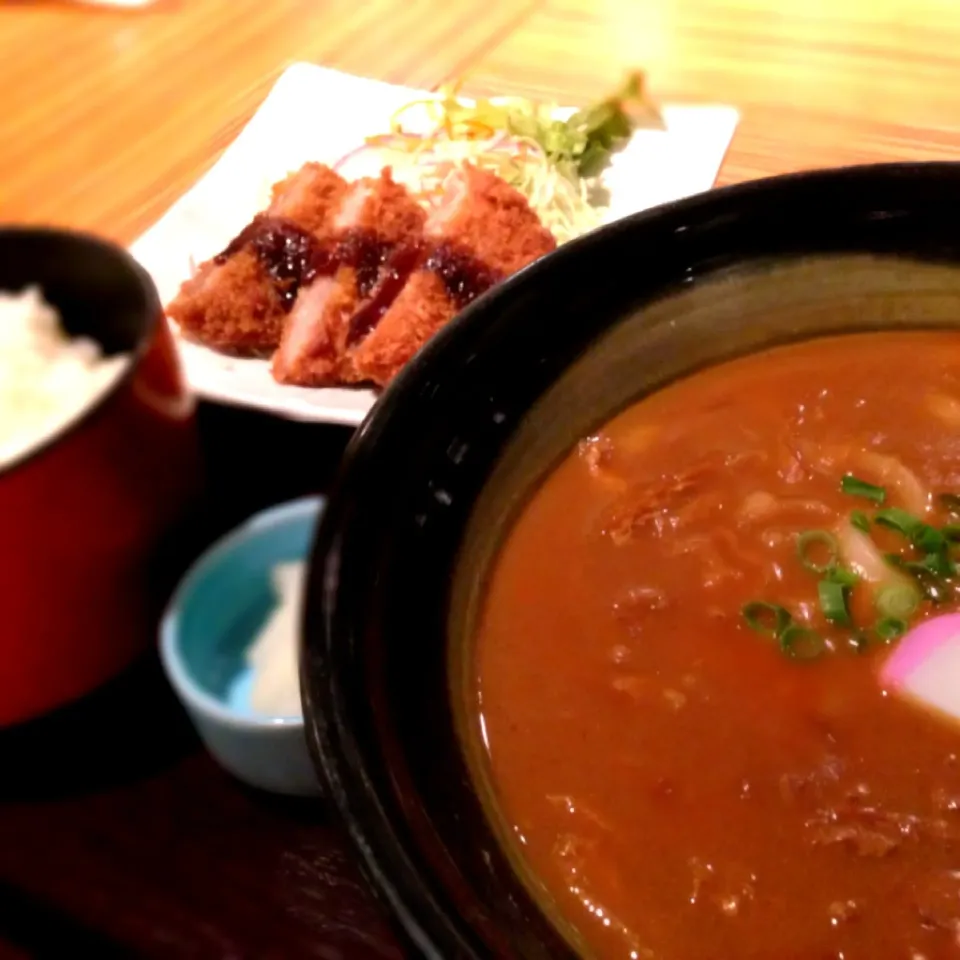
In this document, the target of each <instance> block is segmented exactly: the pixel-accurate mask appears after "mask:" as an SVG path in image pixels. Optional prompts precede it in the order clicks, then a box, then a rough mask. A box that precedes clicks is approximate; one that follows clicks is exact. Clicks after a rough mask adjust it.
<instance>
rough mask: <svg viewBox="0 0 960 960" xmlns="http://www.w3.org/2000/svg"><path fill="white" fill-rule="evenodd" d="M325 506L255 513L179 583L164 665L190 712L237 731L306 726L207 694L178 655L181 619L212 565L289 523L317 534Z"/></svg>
mask: <svg viewBox="0 0 960 960" xmlns="http://www.w3.org/2000/svg"><path fill="white" fill-rule="evenodd" d="M326 504H327V498H326V497H324V496H322V495H319V494H316V495H311V496H306V497H298V498H297V499H295V500H289V501H286V502H284V503H279V504H276V505H274V506H272V507H267V508H266V509H264V510H260V511H258V512H257V513H254V514H252V515H251V516H249V517H248V518H247V519H246V520H244V521H242V522H241V523H240V524H238V525H237V526H236V527H234V528H233V529H231V530H230V531H228V532H227V533H225V534H224V535H223V536H222V537H220V538H218V539H217V540H215V541H214V542H213V543H212V544H211V545H210V546H209V547H207V549H206V550H204V551H203V553H201V554H200V556H199V557H197V559H196V560H194V562H193V563H192V564H191V565H190V567H189V568H188V569H187V571H186V573H184V575H183V577H182V578H181V579H180V582H179V583H178V584H177V586H176V589H175V590H174V592H173V595H172V596H171V598H170V600H169V602H168V604H167V607H166V609H165V610H164V613H163V616H162V618H161V620H160V662H161V663H162V665H163V669H164V672H165V673H166V675H167V678H168V680H169V681H170V683H171V685H172V686H173V688H174V690H175V691H176V692H177V695H178V696H179V697H180V699H181V700H183V701H184V702H185V703H186V705H188V706H189V707H190V709H191V710H196V711H198V712H200V713H202V714H204V715H205V716H207V717H209V718H210V719H211V720H214V721H216V722H217V723H219V724H222V725H223V726H227V727H231V728H232V729H235V730H248V731H253V730H264V729H296V728H300V727H303V725H304V719H303V717H302V716H300V717H290V716H282V717H252V716H249V715H248V714H244V713H239V712H238V711H236V710H234V709H233V708H231V707H230V706H228V705H227V704H226V703H225V702H224V701H222V700H220V699H218V698H217V697H215V696H214V695H213V694H212V693H209V692H208V691H207V690H205V689H204V688H203V687H202V686H201V685H200V684H199V683H198V682H197V681H196V680H195V679H194V677H193V673H192V672H191V670H190V669H189V667H188V666H187V663H186V660H185V659H184V657H183V654H182V653H181V651H180V642H179V641H180V636H181V631H180V619H181V612H182V610H183V607H184V606H185V604H186V603H187V602H188V601H189V599H190V598H191V597H192V596H193V594H194V593H195V592H196V590H197V588H198V585H199V583H200V582H201V581H202V580H203V578H204V577H205V575H206V574H207V573H208V572H209V571H210V570H211V569H212V568H213V567H215V566H216V565H217V564H219V563H221V562H222V561H223V560H224V559H226V557H227V556H229V555H230V554H233V553H237V552H239V551H242V550H243V549H244V548H245V547H246V546H247V545H248V544H249V543H250V542H251V541H252V539H253V538H254V537H255V536H256V535H257V534H259V533H260V532H262V531H264V530H271V529H274V528H276V527H278V526H282V525H284V524H287V523H296V522H304V521H310V522H312V523H313V524H314V531H315V530H316V527H317V526H318V525H319V521H320V518H321V517H322V516H323V513H324V511H325V508H326ZM308 558H309V552H308V553H307V555H305V556H304V561H305V562H306V561H307V560H308Z"/></svg>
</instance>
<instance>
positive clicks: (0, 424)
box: [0, 287, 129, 468]
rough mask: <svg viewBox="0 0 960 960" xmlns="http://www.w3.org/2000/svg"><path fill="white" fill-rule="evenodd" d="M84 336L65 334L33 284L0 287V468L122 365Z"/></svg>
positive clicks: (124, 360)
mask: <svg viewBox="0 0 960 960" xmlns="http://www.w3.org/2000/svg"><path fill="white" fill-rule="evenodd" d="M128 362H129V357H128V356H127V355H125V354H121V355H117V356H112V357H104V356H103V354H102V352H101V350H100V346H99V345H98V344H97V343H95V342H94V341H93V340H90V339H88V338H86V337H74V338H72V339H71V338H70V337H69V336H68V335H67V334H66V333H65V331H64V330H63V327H62V326H61V324H60V316H59V314H58V313H57V311H56V310H55V309H54V308H53V307H52V306H50V304H48V303H47V302H46V301H45V300H44V299H43V295H42V293H41V292H40V290H38V289H37V288H36V287H28V288H27V289H26V290H24V291H23V292H22V293H7V292H4V291H0V468H2V467H4V466H6V465H7V464H10V463H12V462H13V461H14V460H17V459H19V458H20V457H22V456H23V455H24V454H26V453H28V452H29V451H30V450H31V449H33V448H34V447H37V446H39V445H40V444H42V443H43V442H44V441H45V440H47V439H49V438H50V437H52V436H53V435H55V434H56V433H58V432H59V431H60V430H62V429H63V428H64V427H65V426H66V425H67V424H68V423H70V422H71V421H72V420H74V419H76V418H77V417H78V416H79V415H80V414H81V413H82V412H83V411H84V410H86V409H87V408H88V407H90V406H92V405H93V404H94V403H96V401H97V400H98V399H99V398H100V397H102V396H103V394H105V393H106V392H107V391H109V390H110V388H111V387H112V386H113V384H114V383H115V382H116V381H117V379H119V377H120V376H121V375H122V373H123V371H124V370H125V369H126V368H127V364H128Z"/></svg>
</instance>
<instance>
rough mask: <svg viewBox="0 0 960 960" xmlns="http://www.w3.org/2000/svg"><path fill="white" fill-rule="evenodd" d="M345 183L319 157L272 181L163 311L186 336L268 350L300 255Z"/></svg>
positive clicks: (239, 349) (235, 349) (291, 295)
mask: <svg viewBox="0 0 960 960" xmlns="http://www.w3.org/2000/svg"><path fill="white" fill-rule="evenodd" d="M348 189H349V185H348V184H347V182H346V181H345V180H344V179H343V178H342V177H340V176H338V175H337V174H336V173H334V171H333V170H331V169H330V168H329V167H326V166H323V165H321V164H318V163H308V164H306V165H304V166H303V167H302V168H301V169H300V170H298V171H297V172H296V173H293V174H291V175H290V176H289V177H287V178H286V179H285V180H283V181H282V182H280V183H278V184H276V185H275V186H274V188H273V192H272V197H271V201H270V206H269V207H268V208H267V209H266V210H265V211H264V212H263V213H262V214H259V215H258V216H257V217H255V218H254V220H253V221H252V222H251V223H250V224H249V225H248V226H247V227H246V228H244V230H243V231H241V233H240V234H239V235H238V236H237V237H236V238H235V239H234V240H233V241H232V242H231V243H230V245H229V246H228V247H227V248H226V249H225V250H224V251H223V252H222V253H220V254H219V255H218V256H216V257H214V258H213V259H212V260H208V261H206V262H205V263H203V264H202V265H201V266H200V267H199V269H198V270H197V272H196V274H195V275H194V276H193V277H191V278H190V279H189V280H187V281H186V282H185V283H184V284H183V285H182V286H181V288H180V292H179V293H178V294H177V296H176V298H175V299H174V300H173V302H172V303H170V305H169V306H168V307H167V315H168V316H169V317H170V318H171V319H172V320H174V321H176V323H177V324H178V325H179V326H180V329H181V330H182V332H183V334H184V336H185V337H187V338H189V339H191V340H195V341H197V342H198V343H202V344H204V345H205V346H208V347H212V348H213V349H215V350H221V351H223V352H226V353H233V354H238V355H248V356H266V355H269V354H270V353H271V352H272V351H273V350H274V349H275V348H276V346H277V344H278V343H279V341H280V334H281V330H282V327H283V323H284V320H285V319H286V317H287V313H288V312H289V310H290V308H291V307H292V305H293V302H294V299H295V297H296V284H297V278H298V272H299V271H300V269H301V268H302V264H303V262H304V259H305V257H307V256H308V251H309V250H311V249H312V247H313V246H314V245H315V243H316V242H317V241H318V240H320V239H322V238H323V237H324V236H325V235H326V234H327V233H328V232H329V231H330V228H331V224H332V221H333V219H334V218H335V216H336V214H337V211H338V210H339V208H340V205H341V203H342V201H343V198H344V197H345V195H346V193H347V191H348Z"/></svg>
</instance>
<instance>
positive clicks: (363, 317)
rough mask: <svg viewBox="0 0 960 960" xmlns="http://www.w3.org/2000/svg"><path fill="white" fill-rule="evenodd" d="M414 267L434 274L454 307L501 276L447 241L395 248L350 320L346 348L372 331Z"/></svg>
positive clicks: (458, 306)
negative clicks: (370, 291)
mask: <svg viewBox="0 0 960 960" xmlns="http://www.w3.org/2000/svg"><path fill="white" fill-rule="evenodd" d="M415 270H426V271H428V272H430V273H433V274H435V275H436V276H437V277H438V278H439V279H440V282H441V283H442V284H443V286H444V289H445V290H446V292H447V296H448V297H449V298H450V300H451V302H452V303H453V304H454V305H455V306H456V308H457V310H462V309H463V308H464V307H465V306H466V305H467V304H468V303H470V302H471V301H472V300H476V298H477V297H479V296H480V294H481V293H484V292H486V291H487V290H489V289H490V287H492V286H493V285H494V284H495V283H498V282H499V281H500V280H502V279H503V277H502V276H501V275H500V274H499V273H498V272H496V271H493V270H490V269H489V268H487V267H486V266H484V264H482V263H481V262H480V261H479V260H478V259H477V258H476V257H474V256H472V255H471V254H470V253H468V252H467V251H466V250H462V249H458V248H456V247H454V246H452V245H451V244H448V243H438V244H425V243H423V242H422V241H421V242H418V243H409V244H404V245H403V246H400V247H397V248H396V249H395V250H394V252H393V254H392V255H391V257H390V259H389V260H388V261H387V262H386V264H385V266H384V270H383V273H382V274H381V280H380V284H379V286H378V287H377V288H376V291H375V293H374V295H373V296H372V297H371V298H370V299H369V300H368V301H367V302H366V303H364V304H363V306H361V307H360V309H359V310H358V311H357V312H356V313H355V314H354V315H353V318H352V319H351V321H350V329H349V331H348V332H347V346H348V347H352V346H355V345H356V344H358V343H359V342H360V341H361V340H363V339H364V338H365V337H366V336H367V335H368V334H370V333H371V332H372V331H373V329H374V328H375V327H376V326H377V324H378V323H379V322H380V320H381V319H382V318H383V315H384V314H385V313H386V312H387V311H388V310H389V309H390V307H391V306H393V302H394V301H395V300H396V299H397V297H398V296H399V295H400V291H401V290H403V288H404V286H406V283H407V281H408V280H409V279H410V275H411V274H412V273H413V272H414V271H415Z"/></svg>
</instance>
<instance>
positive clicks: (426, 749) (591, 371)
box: [302, 164, 960, 960]
mask: <svg viewBox="0 0 960 960" xmlns="http://www.w3.org/2000/svg"><path fill="white" fill-rule="evenodd" d="M958 214H960V166H958V165H953V164H917V165H894V166H875V167H862V168H852V169H846V170H838V171H825V172H818V173H810V174H801V175H796V176H788V177H780V178H776V179H770V180H764V181H758V182H754V183H749V184H745V185H741V186H737V187H732V188H728V189H724V190H718V191H715V192H712V193H708V194H704V195H702V196H698V197H694V198H692V199H689V200H686V201H682V202H680V203H676V204H672V205H670V206H666V207H662V208H659V209H657V210H653V211H650V212H648V213H644V214H640V215H637V216H634V217H631V218H629V219H627V220H624V221H622V222H619V223H617V224H615V225H613V226H610V227H607V228H605V229H602V230H599V231H597V232H595V233H593V234H591V235H589V236H587V237H585V238H583V239H581V240H579V241H577V242H575V243H572V244H570V245H568V246H566V247H564V248H563V249H561V250H559V251H558V252H556V253H554V254H552V255H551V256H549V257H547V258H545V259H544V260H542V261H540V262H539V263H537V264H535V265H534V266H532V267H531V268H529V269H527V270H525V271H523V272H522V273H521V274H519V275H517V276H516V277H514V278H512V279H511V280H510V281H508V282H507V283H505V284H503V285H502V286H501V287H499V288H498V289H496V290H494V291H493V292H491V293H490V294H489V295H487V296H485V297H484V298H482V299H481V300H480V301H478V302H477V303H475V304H474V305H473V306H472V307H471V308H469V309H468V310H466V311H465V312H464V314H463V315H462V316H461V317H460V318H459V319H458V320H457V321H456V322H455V323H453V324H452V325H450V327H448V328H447V329H446V330H444V331H443V332H442V333H441V334H440V335H439V336H438V337H436V339H435V340H434V341H433V342H432V343H431V344H430V346H429V347H428V348H427V349H425V350H424V351H423V352H422V353H421V355H420V356H419V357H418V358H417V359H416V360H415V361H414V362H413V363H412V364H411V365H410V366H409V367H408V368H407V370H405V371H404V373H403V374H402V375H401V376H400V377H399V378H398V380H397V381H396V383H395V384H394V385H393V386H392V387H391V388H390V389H389V390H388V391H387V393H386V394H385V395H384V397H383V398H382V400H381V401H380V403H379V404H378V405H377V407H376V409H375V410H374V411H373V412H372V413H371V415H370V417H369V418H368V419H367V421H366V422H365V423H364V425H363V426H362V428H361V429H360V431H359V432H358V433H357V435H356V436H355V438H354V440H353V442H352V444H351V446H350V448H349V450H348V454H347V457H346V461H345V464H344V468H343V472H342V475H341V478H340V481H339V484H338V486H337V488H336V490H335V492H334V494H333V496H332V498H331V501H330V505H329V507H328V509H327V513H326V517H325V519H324V522H323V524H322V526H321V529H320V531H319V534H318V539H317V543H316V545H315V548H314V554H313V563H312V570H311V574H310V582H309V588H308V590H309V592H308V601H307V610H306V618H305V640H304V645H303V651H302V665H303V668H304V669H303V671H302V676H303V678H304V679H303V692H304V698H305V704H306V710H307V726H308V731H309V736H310V739H311V745H312V749H313V752H314V756H315V758H316V762H317V764H318V768H319V770H320V773H321V775H322V777H323V779H324V781H325V784H326V789H327V791H328V795H329V797H330V798H331V800H332V801H333V802H334V803H335V804H336V806H337V808H338V810H339V813H340V815H341V816H342V819H343V822H344V824H345V826H346V829H347V831H348V832H349V834H350V836H351V837H352V839H353V841H354V843H355V845H356V848H357V851H358V853H359V855H360V859H361V862H362V865H363V867H364V868H365V870H366V873H367V875H368V877H369V878H370V880H371V881H372V883H373V885H374V887H375V889H376V890H377V891H378V892H379V893H380V894H381V895H382V897H383V898H384V900H385V901H386V902H387V904H388V905H389V906H390V908H391V909H392V910H393V912H394V913H395V915H396V917H397V918H398V919H399V921H400V923H401V925H402V927H403V929H404V931H405V932H406V934H407V936H408V938H409V940H410V942H411V943H412V944H413V945H414V946H415V948H416V949H418V950H419V951H420V952H421V953H422V954H424V955H425V956H428V957H436V958H443V960H450V958H453V957H470V958H479V957H493V956H497V957H526V958H544V957H571V956H575V955H576V953H577V947H578V944H577V936H576V932H575V931H573V930H571V929H568V928H566V927H565V926H564V925H563V923H562V922H561V921H560V920H559V919H558V918H557V917H555V916H554V915H553V913H552V910H551V907H550V904H549V901H548V899H547V898H546V897H545V896H544V895H542V891H538V888H537V884H536V881H535V879H534V878H532V877H530V876H528V875H527V874H525V872H524V870H523V867H522V861H521V858H520V856H519V855H518V853H517V850H516V849H515V848H514V846H513V843H512V841H511V840H510V835H509V829H508V828H507V825H505V824H504V823H502V822H500V820H499V818H498V815H497V813H496V807H495V804H493V803H492V802H491V799H490V798H491V797H492V792H491V790H490V786H489V783H488V782H487V778H486V774H485V768H484V758H483V751H482V747H481V745H480V735H479V732H478V730H476V729H474V728H475V726H476V724H475V722H474V721H473V720H472V718H471V717H470V715H469V710H468V709H467V707H466V703H467V699H468V695H469V685H470V680H471V677H470V656H469V641H470V634H471V630H470V622H471V617H472V612H473V610H475V608H476V598H477V597H478V596H479V594H480V592H481V590H482V585H483V580H484V571H485V568H486V565H487V563H488V562H489V560H490V558H491V557H492V556H493V555H494V553H495V549H496V544H497V541H498V538H499V537H500V535H501V534H502V532H503V530H504V527H505V526H506V525H508V524H509V522H510V519H511V517H512V516H513V515H514V513H515V510H516V508H517V506H518V504H520V503H522V502H523V499H524V497H525V496H526V495H527V493H528V492H529V491H530V489H531V487H532V486H533V485H534V484H535V483H536V482H537V480H538V478H539V477H541V476H542V475H543V473H544V471H546V470H547V469H549V467H550V466H551V464H553V463H555V462H556V460H557V458H558V457H559V456H561V455H562V454H563V453H564V452H565V451H566V450H568V449H569V448H570V446H571V445H572V444H573V442H575V440H576V439H577V437H578V436H582V435H584V434H585V433H587V432H588V431H589V430H590V429H591V427H593V426H595V425H596V424H597V423H599V422H602V421H604V420H606V419H608V418H609V417H610V416H612V415H613V414H614V413H616V412H617V411H618V410H619V409H621V408H622V407H624V406H625V405H626V404H628V403H629V402H631V401H633V400H635V399H637V398H638V397H640V396H642V395H644V394H645V393H648V392H650V391H652V390H655V389H657V388H658V387H660V386H662V385H663V384H665V383H667V382H669V381H670V380H673V379H675V378H677V377H680V376H683V375H685V374H687V373H690V372H692V371H693V370H696V369H698V368H700V367H703V366H706V365H709V364H714V363H717V362H718V361H721V360H723V359H726V358H730V357H732V356H735V355H739V354H743V353H747V352H750V351H753V350H757V349H759V348H762V347H766V346H770V345H773V344H775V343H782V342H787V341H790V340H796V339H803V338H809V337H812V336H816V335H819V334H827V333H842V332H851V331H857V330H869V329H878V328H889V327H904V326H924V327H944V326H957V325H958V324H960V268H958V267H957V264H958V261H960V231H958V229H957V223H958V222H960V219H958ZM481 798H483V799H481Z"/></svg>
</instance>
